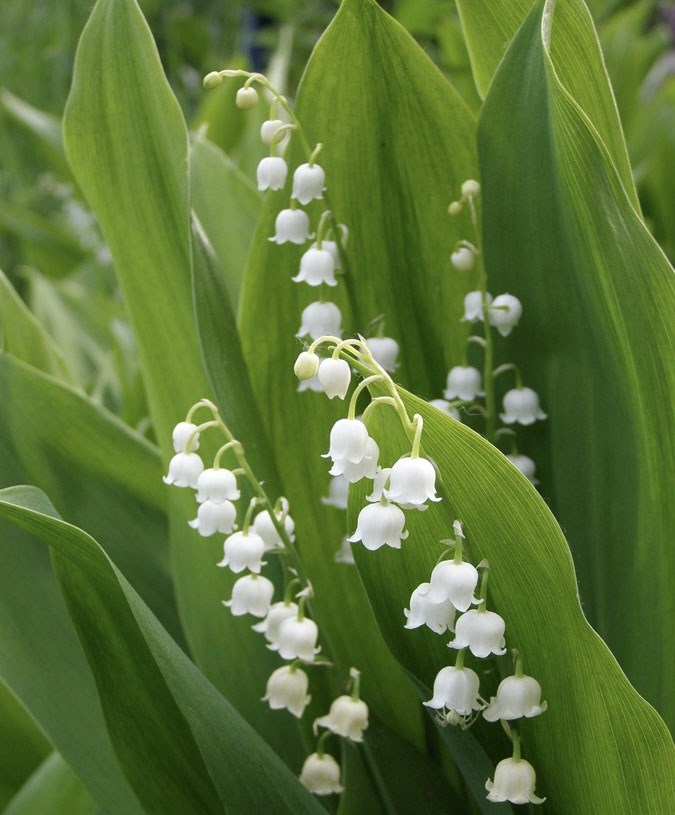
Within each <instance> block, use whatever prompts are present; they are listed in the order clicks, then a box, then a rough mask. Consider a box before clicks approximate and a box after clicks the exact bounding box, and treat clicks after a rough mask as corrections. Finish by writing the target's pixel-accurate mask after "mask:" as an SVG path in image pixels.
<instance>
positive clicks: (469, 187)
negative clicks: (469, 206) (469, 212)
mask: <svg viewBox="0 0 675 815" xmlns="http://www.w3.org/2000/svg"><path fill="white" fill-rule="evenodd" d="M462 195H463V196H464V197H465V198H477V197H478V196H479V195H480V184H479V183H478V182H477V181H474V180H473V178H469V179H468V180H467V181H465V182H464V183H463V184H462Z"/></svg>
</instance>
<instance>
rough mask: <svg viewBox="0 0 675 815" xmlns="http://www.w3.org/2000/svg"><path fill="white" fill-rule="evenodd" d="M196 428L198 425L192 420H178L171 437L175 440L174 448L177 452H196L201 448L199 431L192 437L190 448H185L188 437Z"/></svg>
mask: <svg viewBox="0 0 675 815" xmlns="http://www.w3.org/2000/svg"><path fill="white" fill-rule="evenodd" d="M196 429H197V425H196V424H193V423H192V422H178V424H177V425H176V426H175V427H174V429H173V433H172V434H171V438H172V441H173V449H174V450H175V451H176V452H177V453H186V452H189V453H194V452H195V450H199V433H195V435H194V436H193V437H192V443H191V444H190V449H189V450H186V449H185V446H186V444H187V443H188V439H189V438H190V436H192V434H193V433H194V431H195V430H196Z"/></svg>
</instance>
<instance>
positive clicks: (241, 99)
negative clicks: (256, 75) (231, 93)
mask: <svg viewBox="0 0 675 815" xmlns="http://www.w3.org/2000/svg"><path fill="white" fill-rule="evenodd" d="M234 101H235V104H236V105H237V107H238V108H239V109H240V110H251V108H254V107H255V106H256V105H257V104H258V92H257V91H256V89H255V88H252V87H248V88H239V90H238V91H237V95H236V96H235V98H234Z"/></svg>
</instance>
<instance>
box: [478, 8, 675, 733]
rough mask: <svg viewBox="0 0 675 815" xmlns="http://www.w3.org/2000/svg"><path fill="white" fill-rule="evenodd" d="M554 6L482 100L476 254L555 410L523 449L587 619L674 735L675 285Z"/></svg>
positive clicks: (514, 352)
mask: <svg viewBox="0 0 675 815" xmlns="http://www.w3.org/2000/svg"><path fill="white" fill-rule="evenodd" d="M563 7H564V4H560V5H558V6H556V7H555V9H554V8H553V4H547V5H546V7H545V9H544V14H543V17H542V6H541V5H539V6H538V8H537V9H535V10H534V11H533V13H532V15H531V16H530V17H529V18H528V21H527V23H526V25H525V26H524V27H523V29H522V30H521V32H520V34H519V36H518V37H517V39H516V40H515V42H514V44H513V45H512V47H511V49H510V51H509V53H508V55H507V57H506V58H505V61H504V62H503V63H502V66H501V68H500V70H499V73H498V74H497V76H496V77H495V79H494V81H493V85H492V87H491V90H490V94H489V95H488V98H487V100H486V102H485V107H484V110H483V113H482V116H481V123H480V129H479V146H480V152H481V167H482V172H481V175H482V181H483V188H484V193H485V194H484V201H483V207H484V209H483V212H484V233H485V257H486V263H487V267H488V274H489V278H490V285H491V287H492V291H493V292H494V291H496V290H497V291H498V290H500V289H501V290H504V289H506V290H508V291H510V292H513V293H515V294H517V295H518V297H521V298H522V301H523V306H524V315H523V318H522V320H521V323H520V326H519V327H518V329H517V330H516V331H514V333H513V335H512V337H509V340H508V345H507V346H506V350H505V352H504V357H503V358H504V359H509V360H514V361H516V362H517V363H518V364H519V365H521V367H522V371H523V375H524V377H525V381H526V383H529V384H530V385H531V386H532V387H534V388H535V390H537V391H538V392H539V393H540V394H541V395H542V398H543V404H544V406H545V409H546V411H547V412H548V414H549V420H548V422H546V424H545V425H544V424H542V425H541V426H540V427H537V428H536V429H534V428H533V431H532V432H529V433H527V435H526V434H523V436H522V439H523V445H522V446H523V448H524V452H526V453H531V454H532V455H533V458H534V459H535V460H536V461H537V463H538V464H539V463H540V464H541V479H542V485H541V492H542V494H543V495H544V496H545V497H546V498H547V499H548V500H549V501H550V503H551V506H552V508H553V510H554V512H555V513H556V517H557V518H558V520H559V521H560V523H561V525H562V526H563V528H564V529H565V531H566V534H567V536H568V539H569V541H570V546H571V547H572V551H573V553H574V558H575V565H576V568H577V572H578V576H579V582H580V592H581V598H582V602H583V604H584V609H585V610H586V613H587V614H588V616H589V619H590V620H591V622H592V624H593V625H594V626H596V628H597V629H598V631H599V632H600V633H601V634H602V636H603V637H604V638H605V639H606V641H607V642H608V644H609V646H610V647H611V649H612V651H613V652H614V653H615V654H616V656H617V658H618V659H619V662H620V663H621V665H622V667H623V668H624V669H625V670H626V672H627V674H628V676H629V678H630V679H631V681H632V682H633V683H634V685H635V687H636V688H637V689H638V690H639V691H640V692H641V693H642V694H643V695H644V696H645V697H646V698H647V699H648V700H649V701H650V702H652V703H653V704H654V705H655V706H656V707H657V708H658V709H659V710H660V711H661V712H662V714H663V715H664V717H665V718H666V721H668V722H669V723H670V724H671V725H672V724H673V722H674V719H673V716H674V714H675V708H674V707H673V695H672V688H673V684H674V683H675V650H674V649H673V647H672V644H673V637H674V630H675V629H674V627H673V625H674V623H673V621H674V620H675V597H674V595H673V592H672V590H671V587H672V585H673V583H674V582H675V564H674V562H673V554H672V545H671V541H672V537H673V511H672V501H671V496H670V495H669V490H670V485H671V484H672V483H673V477H674V472H673V471H674V469H675V465H674V462H673V450H672V447H671V445H669V444H668V439H669V434H670V432H671V424H672V417H671V415H670V413H671V406H672V404H673V403H674V402H675V398H674V394H673V390H674V387H675V385H674V383H673V366H672V358H673V322H672V314H673V307H674V305H675V298H674V288H673V280H674V278H673V274H672V269H671V268H670V266H669V264H668V262H667V260H666V259H665V257H664V256H663V254H662V252H661V251H660V250H659V248H658V246H657V245H656V244H655V242H654V241H653V239H652V238H651V237H650V235H649V234H648V232H647V230H646V229H645V227H644V224H643V223H642V221H641V220H640V218H639V216H638V214H637V213H636V211H635V209H634V208H633V206H632V202H631V200H630V199H629V197H628V195H627V193H626V190H625V187H624V186H623V185H622V183H621V179H620V178H619V176H618V173H617V171H616V169H615V167H614V166H613V164H612V162H611V160H610V158H609V155H608V152H607V150H606V147H605V145H604V144H603V142H602V141H601V140H600V138H599V136H598V134H597V132H596V131H595V130H594V129H593V127H592V125H591V124H590V122H589V121H588V119H587V118H586V116H585V115H584V113H583V111H582V110H581V109H580V107H579V106H578V105H577V104H576V102H575V100H574V99H573V98H572V97H571V96H570V94H569V93H568V91H567V89H566V87H565V86H564V84H563V83H562V81H561V78H560V76H559V74H558V73H557V63H556V62H555V61H554V60H553V59H552V58H551V57H550V56H549V47H548V46H549V43H552V44H553V45H552V47H553V46H554V45H555V42H556V37H557V26H558V11H562V10H563ZM562 19H563V21H564V20H565V19H566V17H564V16H563V18H562ZM589 65H591V66H592V63H590V62H589ZM589 70H590V68H589ZM582 79H583V75H582V77H581V79H580V80H579V81H582ZM627 608H636V609H640V612H639V613H636V614H632V613H628V614H627V613H626V609H627ZM646 654H659V655H660V657H659V659H650V658H645V655H646Z"/></svg>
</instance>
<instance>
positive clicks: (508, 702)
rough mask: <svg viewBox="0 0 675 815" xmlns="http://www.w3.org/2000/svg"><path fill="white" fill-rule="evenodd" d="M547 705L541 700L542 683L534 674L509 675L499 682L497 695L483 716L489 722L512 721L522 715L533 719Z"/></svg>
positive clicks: (491, 700)
mask: <svg viewBox="0 0 675 815" xmlns="http://www.w3.org/2000/svg"><path fill="white" fill-rule="evenodd" d="M547 707H548V705H547V703H546V702H542V701H541V685H540V684H539V682H537V680H536V679H535V678H534V677H533V676H526V675H525V674H523V675H521V676H507V677H506V679H502V681H501V682H500V683H499V687H498V688H497V695H496V696H493V697H492V698H491V699H490V704H489V705H488V706H487V708H486V709H485V710H484V711H483V717H484V718H485V719H487V721H488V722H496V721H497V720H498V719H503V720H505V721H512V720H513V719H520V718H521V717H522V716H524V717H525V718H526V719H531V718H532V717H533V716H539V714H540V713H543V712H544V711H545V710H546V708H547Z"/></svg>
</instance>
